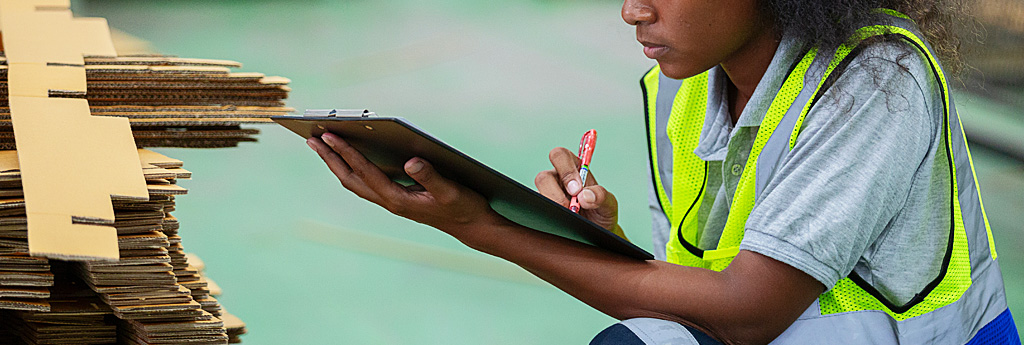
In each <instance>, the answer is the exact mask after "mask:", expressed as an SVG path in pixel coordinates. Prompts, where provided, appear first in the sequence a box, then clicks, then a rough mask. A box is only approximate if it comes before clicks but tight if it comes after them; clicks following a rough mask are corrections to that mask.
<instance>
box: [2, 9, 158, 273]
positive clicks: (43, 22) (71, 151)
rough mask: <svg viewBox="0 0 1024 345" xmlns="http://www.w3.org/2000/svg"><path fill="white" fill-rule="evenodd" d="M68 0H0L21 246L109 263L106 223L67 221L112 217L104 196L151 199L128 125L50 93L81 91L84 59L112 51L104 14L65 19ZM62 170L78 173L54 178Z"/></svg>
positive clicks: (110, 238)
mask: <svg viewBox="0 0 1024 345" xmlns="http://www.w3.org/2000/svg"><path fill="white" fill-rule="evenodd" d="M68 5H69V3H68V2H67V1H55V0H36V1H4V2H0V31H3V33H4V53H5V56H6V58H7V65H8V66H7V67H8V69H7V80H8V93H9V96H8V103H9V105H10V111H11V122H12V124H13V125H14V132H15V140H16V141H17V142H18V143H19V149H20V150H21V151H20V152H19V155H18V159H19V165H20V169H21V173H22V189H23V190H24V194H25V204H26V215H27V219H28V230H29V231H28V244H29V250H30V252H32V253H33V254H34V255H43V256H49V257H56V258H99V259H107V260H116V259H117V258H118V254H119V253H118V249H117V241H116V236H117V235H116V231H115V229H114V228H112V227H109V226H97V225H84V224H74V223H73V222H74V219H76V218H77V219H88V220H96V221H111V222H112V221H113V216H114V214H113V213H114V212H113V207H112V206H111V203H110V198H111V197H112V196H120V197H125V198H137V199H146V198H148V196H149V195H148V192H146V191H145V189H144V188H145V180H144V179H143V175H142V169H141V166H140V165H139V164H138V162H137V161H136V160H135V157H136V155H135V154H133V151H132V148H134V146H135V144H134V140H133V138H132V136H131V132H130V127H129V126H128V124H127V121H125V120H124V119H115V118H100V117H93V116H91V115H90V113H89V105H88V103H87V102H86V101H85V100H80V99H59V98H50V91H51V90H54V89H56V90H61V91H72V92H74V91H78V92H85V91H86V89H85V85H86V78H85V75H86V73H85V68H84V64H85V61H84V60H85V58H84V55H105V56H113V55H116V52H115V51H114V48H113V43H112V41H111V40H110V32H109V29H108V28H107V25H106V20H104V19H85V18H78V19H76V18H72V16H71V11H70V10H68V9H67V8H68ZM55 64H56V65H61V66H54V65H55ZM76 66H82V67H76ZM39 75H41V76H43V77H42V78H39ZM55 124H56V125H55ZM61 166H62V167H64V168H68V167H71V169H72V170H74V171H76V174H74V175H70V176H65V175H62V174H60V173H59V171H60V169H59V168H58V167H61Z"/></svg>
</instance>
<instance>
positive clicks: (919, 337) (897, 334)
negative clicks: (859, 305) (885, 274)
mask: <svg viewBox="0 0 1024 345" xmlns="http://www.w3.org/2000/svg"><path fill="white" fill-rule="evenodd" d="M980 266H981V267H980V271H976V272H975V274H974V284H973V285H971V287H970V288H969V289H967V292H965V293H964V295H963V297H961V298H960V300H958V301H956V302H954V303H952V304H950V305H947V306H945V307H942V308H939V309H936V310H934V311H932V312H930V313H927V314H924V315H921V316H918V317H914V318H910V319H906V320H903V321H896V320H893V318H892V317H889V315H888V314H886V313H885V312H883V311H876V310H867V311H856V312H849V313H840V314H832V315H826V316H822V315H821V314H820V312H819V310H820V309H819V308H818V302H817V301H815V302H814V304H811V306H810V307H809V308H807V310H806V311H804V314H803V315H801V316H800V318H799V319H797V321H796V322H794V323H793V325H791V326H789V328H788V329H786V331H785V332H783V333H782V335H780V336H779V337H778V338H776V339H775V341H773V342H772V344H840V345H841V344H902V345H907V344H953V345H961V344H964V343H966V342H967V341H968V340H970V339H971V338H972V337H974V335H975V334H976V333H977V332H978V330H980V329H981V328H982V327H984V326H985V325H986V324H988V323H989V322H992V320H994V319H995V318H996V317H997V316H999V314H1000V313H1002V312H1003V311H1005V310H1006V308H1007V307H1006V298H1005V296H1004V291H1003V276H1002V274H1000V272H999V265H998V264H997V263H996V262H995V261H994V260H986V262H985V263H982V264H981V265H980ZM865 330H871V331H865Z"/></svg>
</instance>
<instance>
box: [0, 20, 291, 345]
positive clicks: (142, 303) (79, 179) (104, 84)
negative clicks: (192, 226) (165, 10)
mask: <svg viewBox="0 0 1024 345" xmlns="http://www.w3.org/2000/svg"><path fill="white" fill-rule="evenodd" d="M68 6H69V3H68V2H67V0H21V1H0V19H2V20H0V31H2V34H3V36H2V38H3V44H2V47H3V49H0V50H4V49H5V50H6V51H5V52H4V53H3V56H2V57H0V149H7V151H0V318H2V319H0V321H2V322H0V343H2V344H7V343H28V344H100V343H112V342H119V343H127V344H225V343H228V342H229V341H232V342H237V341H238V335H239V334H241V333H244V332H245V331H244V323H242V322H241V321H240V320H238V319H237V318H234V317H230V316H227V315H225V314H224V313H223V310H222V308H221V306H220V304H219V303H218V302H217V300H216V299H215V298H214V297H213V295H214V294H215V291H214V290H215V289H213V288H211V286H210V285H211V284H210V283H208V281H207V280H205V279H204V278H203V277H202V276H201V275H200V269H198V268H196V267H195V266H194V265H191V264H190V261H189V258H188V257H187V256H186V255H185V252H184V249H185V248H184V247H183V246H182V238H181V236H180V235H179V233H178V229H179V224H178V220H177V219H176V218H175V217H173V216H171V215H170V212H172V211H173V210H174V203H175V198H176V196H178V195H183V194H185V193H186V192H187V190H186V189H185V188H183V187H181V186H179V185H178V184H177V182H178V181H179V180H182V179H188V178H190V177H191V173H189V172H188V171H186V170H184V169H183V168H182V165H183V163H182V162H181V161H180V160H176V159H172V158H169V157H166V156H163V155H160V154H158V153H155V152H152V151H149V150H146V149H137V150H136V149H135V148H133V146H134V147H138V148H141V147H154V146H173V147H227V146H234V145H237V144H238V143H239V142H243V141H253V140H255V139H254V135H255V134H256V133H258V131H256V130H254V129H249V128H242V127H241V126H242V125H244V124H250V123H263V122H269V121H270V120H269V117H270V116H273V115H282V114H286V113H289V112H291V111H292V110H291V109H290V108H286V107H285V106H284V103H283V99H285V98H286V96H287V93H288V91H289V89H288V86H287V83H288V80H287V79H284V78H280V77H266V76H264V75H262V74H258V73H232V72H231V71H230V69H231V68H236V67H239V66H240V65H239V64H238V63H236V62H232V61H223V60H203V59H182V58H176V57H171V56H162V55H134V56H118V55H117V53H116V51H115V50H114V48H113V44H112V43H111V41H110V37H109V36H110V34H109V29H108V28H107V26H106V22H105V21H104V20H102V19H99V18H78V17H74V16H72V15H71V13H70V11H69V10H68ZM129 133H130V134H129ZM133 139H134V140H133ZM15 141H16V142H15ZM13 149H17V151H14V150H13ZM200 266H201V265H200ZM217 290H219V289H217Z"/></svg>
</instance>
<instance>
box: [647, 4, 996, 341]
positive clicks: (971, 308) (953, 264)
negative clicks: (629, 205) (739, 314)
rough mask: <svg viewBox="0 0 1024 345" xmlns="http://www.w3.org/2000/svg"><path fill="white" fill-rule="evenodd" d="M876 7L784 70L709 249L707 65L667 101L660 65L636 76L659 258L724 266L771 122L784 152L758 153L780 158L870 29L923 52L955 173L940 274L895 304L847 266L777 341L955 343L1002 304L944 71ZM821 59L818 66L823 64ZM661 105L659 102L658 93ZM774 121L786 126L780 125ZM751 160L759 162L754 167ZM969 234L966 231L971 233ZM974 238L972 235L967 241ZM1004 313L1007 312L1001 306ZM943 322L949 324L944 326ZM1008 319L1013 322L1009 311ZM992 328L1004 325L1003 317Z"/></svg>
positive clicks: (913, 32)
mask: <svg viewBox="0 0 1024 345" xmlns="http://www.w3.org/2000/svg"><path fill="white" fill-rule="evenodd" d="M878 14H879V24H877V25H870V26H866V27H863V28H861V29H859V30H857V32H856V34H855V36H854V39H852V40H851V42H854V43H848V44H844V45H842V46H840V47H839V48H838V49H836V50H835V52H834V53H832V55H830V56H829V55H824V56H819V54H820V53H821V52H819V50H818V49H817V48H813V49H810V50H809V51H808V52H807V53H806V54H805V55H804V56H803V57H802V58H801V59H800V61H799V62H798V63H797V65H796V68H795V69H794V70H793V71H792V72H791V73H790V74H789V75H788V76H787V77H786V79H785V81H784V82H783V84H782V87H781V89H780V90H779V91H778V93H777V94H776V96H775V98H774V100H773V101H772V103H771V105H770V106H769V109H768V111H767V113H766V114H765V116H764V119H763V120H762V122H761V125H760V127H759V129H758V131H757V136H756V138H755V139H754V143H753V147H752V148H751V151H750V156H749V158H748V159H747V162H746V166H745V168H744V169H743V172H742V175H741V176H740V180H739V184H738V185H737V187H736V191H735V194H734V196H733V200H732V204H731V206H730V209H729V215H728V219H727V220H726V225H725V229H724V230H723V232H722V235H721V238H720V239H719V241H718V246H717V248H714V249H710V250H701V249H699V248H698V247H697V246H696V245H695V243H697V237H698V228H697V225H698V224H697V223H698V221H697V217H698V216H697V215H698V211H699V209H700V207H701V205H702V200H703V198H704V197H706V195H707V193H708V192H709V191H707V190H705V189H706V182H707V175H708V163H707V162H705V161H703V160H702V159H701V158H699V157H698V156H697V155H695V154H694V153H693V152H694V149H695V148H696V147H697V143H698V140H699V137H700V134H701V129H702V128H703V125H704V119H705V115H706V113H707V99H708V92H709V91H708V73H707V72H705V73H703V74H700V75H697V76H694V77H691V78H687V79H685V80H683V81H682V84H681V85H679V89H678V91H677V92H675V98H674V99H673V100H672V103H671V107H664V106H663V107H658V101H657V95H659V85H660V84H661V81H662V80H665V79H664V78H667V77H665V76H664V75H662V74H661V73H660V69H659V67H657V66H655V67H654V68H653V69H652V70H651V71H650V72H648V73H647V74H646V75H645V76H644V78H643V80H642V81H641V84H642V87H643V90H644V97H645V104H646V109H645V112H646V113H647V118H648V132H649V136H650V137H649V146H650V154H651V162H652V164H651V168H652V170H653V171H652V175H653V178H654V185H655V189H656V190H657V194H658V199H659V201H660V203H661V207H662V210H663V211H664V212H665V214H666V216H667V218H668V219H669V224H670V226H671V230H672V231H671V235H670V237H669V241H668V243H667V245H666V248H665V249H666V258H667V261H669V262H671V263H676V264H680V265H685V266H692V267H702V268H706V269H711V270H715V271H721V270H723V269H725V268H726V267H728V266H729V263H730V262H731V261H732V259H733V258H734V257H735V256H736V254H737V253H738V252H739V247H740V243H741V242H742V241H743V235H744V229H745V224H746V221H747V218H748V217H749V215H750V212H751V210H752V209H753V208H754V204H755V197H756V195H755V194H756V193H755V192H756V191H758V190H760V188H759V187H760V186H758V185H757V183H758V181H757V178H756V176H757V174H758V169H772V168H773V167H774V166H775V165H774V164H764V163H765V161H764V160H759V158H760V157H761V155H762V151H764V150H765V149H766V144H767V143H768V141H769V139H770V138H771V137H772V136H773V134H776V132H777V131H788V132H782V133H783V134H786V135H787V136H783V137H782V138H783V139H785V138H787V137H788V139H789V140H788V146H787V145H774V146H772V147H771V148H769V150H786V151H784V152H781V154H780V153H779V152H771V153H769V154H766V155H765V157H769V158H770V157H782V156H784V153H785V152H788V150H791V149H792V148H793V145H794V144H795V143H796V140H798V137H799V134H800V128H801V124H802V122H803V119H804V117H805V116H806V115H807V113H808V111H809V110H810V109H811V107H812V106H813V104H814V101H815V100H816V99H817V97H816V96H817V95H819V94H820V93H821V92H824V91H823V90H822V86H823V84H824V83H825V80H826V79H827V78H828V77H829V75H831V73H832V72H833V71H834V70H836V67H837V66H840V64H841V63H842V62H843V60H844V59H846V58H847V57H848V56H850V55H851V54H850V53H851V52H853V51H854V50H855V49H856V46H857V44H858V43H859V42H861V41H863V40H864V39H866V38H869V37H874V36H881V35H885V36H896V37H898V38H900V39H902V40H903V41H904V42H907V43H908V44H910V45H912V46H913V47H915V48H916V49H919V50H920V51H922V52H923V53H924V54H925V55H926V56H927V57H928V62H929V64H930V66H931V68H932V70H933V72H934V73H935V76H936V78H937V80H938V81H939V84H940V86H941V92H942V95H941V96H942V99H943V102H945V116H944V118H943V122H944V125H943V126H944V129H945V130H944V136H943V138H942V140H943V143H944V144H945V145H944V146H945V152H944V154H946V155H947V157H948V158H949V162H950V167H949V168H950V173H951V176H953V177H954V178H952V179H951V186H950V195H951V198H952V210H951V213H952V216H951V219H952V222H951V224H950V228H949V244H948V249H947V252H946V255H945V259H944V261H943V266H942V267H941V272H940V274H939V275H938V276H937V277H936V278H935V279H934V281H932V282H931V283H930V284H928V285H927V287H926V288H925V289H924V290H923V291H922V292H921V293H919V294H918V295H917V296H915V297H914V298H913V299H912V300H911V301H909V302H908V303H906V304H904V305H895V304H894V303H892V302H890V301H888V300H887V299H886V298H885V297H884V296H882V295H881V294H880V293H879V292H878V291H877V290H876V289H875V288H874V287H872V286H871V285H870V284H868V283H867V282H865V281H864V280H863V279H861V278H860V277H859V276H858V275H857V274H856V273H851V274H850V275H849V276H848V277H847V278H844V279H842V280H840V281H839V282H838V283H837V284H836V285H835V287H833V288H832V289H830V290H829V291H827V292H825V293H824V294H822V295H821V296H820V297H819V298H818V300H817V301H816V303H815V305H812V307H811V308H810V309H808V311H807V312H805V313H804V315H803V316H801V318H800V320H798V321H797V322H796V323H794V325H793V326H791V327H790V329H789V330H787V332H786V333H784V334H783V336H781V337H780V339H779V341H784V342H787V343H789V342H792V343H808V344H811V343H817V342H816V341H827V342H828V343H833V344H835V343H851V344H853V343H879V344H890V343H913V344H917V343H920V344H925V343H934V342H938V343H949V344H964V343H966V342H967V341H968V340H969V339H971V338H972V337H974V336H975V335H976V334H978V332H979V331H980V330H981V329H982V327H983V326H985V325H986V324H988V323H989V322H990V321H992V320H995V319H996V318H997V317H1000V316H1001V315H1003V312H1004V311H1006V304H1005V303H1006V302H1005V297H1003V294H1004V293H1003V285H1002V276H1001V274H1000V270H999V267H998V263H997V262H996V257H997V255H996V251H995V245H994V243H993V240H992V234H991V230H990V228H989V224H988V219H987V217H986V216H985V211H984V206H983V205H982V203H981V195H980V190H979V189H978V186H977V180H976V178H975V174H974V166H973V162H972V161H971V157H970V152H969V151H968V148H967V142H966V137H965V136H964V134H963V131H962V130H961V125H960V119H959V116H958V115H957V112H956V108H955V106H954V105H953V101H952V99H951V97H950V94H949V89H948V86H947V83H946V77H945V75H944V74H943V72H942V69H941V66H940V64H939V62H938V60H937V59H936V58H935V56H934V54H932V52H931V48H930V47H929V46H928V45H927V43H925V42H924V40H922V39H921V38H920V37H921V35H920V34H919V33H918V30H917V27H916V25H915V24H914V23H913V21H911V20H910V18H908V17H906V16H905V15H903V14H900V13H898V12H895V11H891V10H878ZM826 63H827V65H824V64H826ZM812 64H823V65H821V66H820V67H823V68H817V69H815V71H818V72H816V73H817V74H818V75H816V76H815V75H812V76H813V77H817V79H808V78H807V77H808V73H809V72H808V71H809V69H810V68H811V66H812ZM806 80H817V83H808V84H805V81H806ZM661 91H664V90H661ZM660 94H663V95H664V94H666V93H664V92H661V93H660ZM664 104H668V103H667V102H664V101H663V105H664ZM666 108H667V109H666ZM667 112H668V113H669V114H668V116H669V118H668V125H667V127H666V129H665V131H666V133H658V131H657V128H658V126H657V125H656V118H657V116H654V115H656V114H662V116H664V115H665V114H666V113H667ZM784 120H785V121H784ZM794 120H795V121H794ZM780 123H785V124H788V125H785V126H780ZM790 126H791V127H790ZM659 135H666V136H667V137H668V139H669V140H670V141H671V147H672V154H671V167H672V181H671V191H672V194H671V198H669V195H668V193H667V192H666V190H665V188H664V186H665V185H664V184H663V183H664V181H661V175H660V173H659V171H658V170H659V166H660V165H661V164H659V162H663V161H664V159H666V158H669V157H659V156H658V154H659V152H658V147H657V145H656V143H657V140H658V137H659ZM940 154H942V153H940ZM659 159H661V160H659ZM759 162H760V163H761V164H762V165H764V166H759ZM961 188H963V189H961ZM961 191H962V192H963V194H961ZM711 192H712V193H713V192H714V191H711ZM965 217H966V219H965ZM965 220H966V221H967V222H966V225H965ZM968 237H970V238H971V240H970V241H969V240H968ZM976 239H978V240H979V241H975V240H976ZM980 239H984V240H983V241H980ZM981 242H984V243H981ZM972 261H973V262H972ZM972 263H973V267H972ZM867 311H869V312H867ZM858 312H860V313H858ZM865 312H867V313H865ZM1005 314H1006V317H1009V313H1008V311H1006V312H1005ZM826 320H827V321H826ZM949 322H954V323H956V324H952V325H950V324H949ZM1001 324H1005V322H1002V323H1001ZM872 325H878V326H877V327H884V328H891V329H892V331H891V332H887V331H884V330H882V332H880V333H878V334H876V335H870V336H867V338H863V336H864V335H858V336H853V337H847V338H842V337H839V338H836V337H835V336H836V335H837V334H836V333H832V332H829V331H830V330H829V328H831V329H832V330H835V331H837V332H841V331H843V330H850V329H859V328H863V327H872ZM1009 325H1010V326H1012V318H1011V322H1010V323H1009ZM1000 327H1002V328H1005V325H1003V326H1000ZM1014 332H1015V331H1014ZM825 336H827V337H825ZM844 336H845V335H844ZM866 340H867V341H866Z"/></svg>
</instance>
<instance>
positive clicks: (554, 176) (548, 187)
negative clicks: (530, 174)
mask: <svg viewBox="0 0 1024 345" xmlns="http://www.w3.org/2000/svg"><path fill="white" fill-rule="evenodd" d="M533 184H534V185H536V186H537V192H539V193H540V194H541V195H543V196H545V197H547V198H548V199H551V200H552V201H554V202H556V203H559V204H561V205H562V206H565V207H569V198H571V196H569V194H566V193H565V186H564V185H563V184H562V182H561V180H559V178H558V173H556V172H555V171H554V170H545V171H541V172H540V173H539V174H537V177H536V178H534V179H533Z"/></svg>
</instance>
